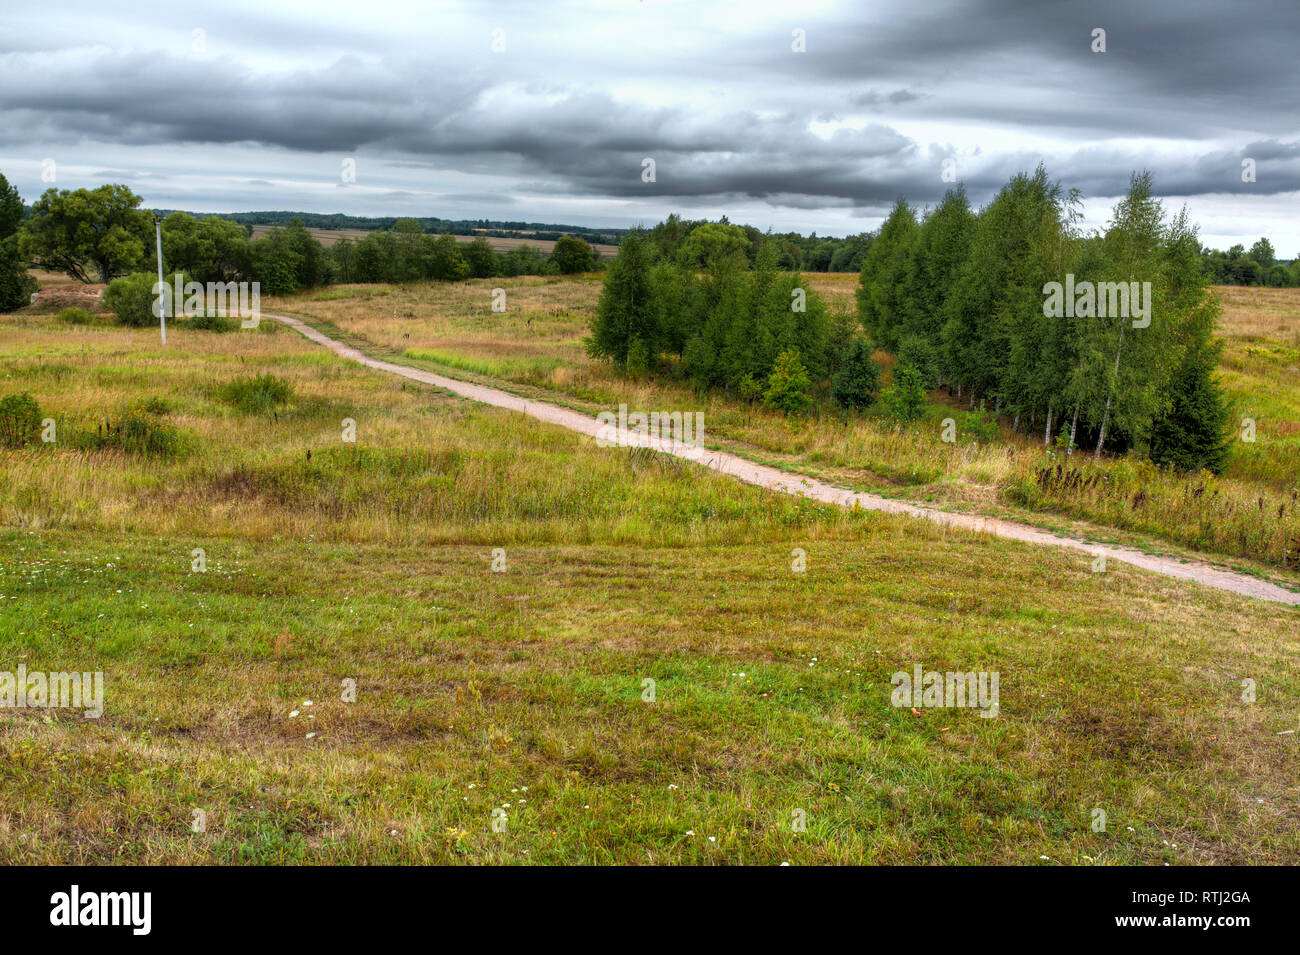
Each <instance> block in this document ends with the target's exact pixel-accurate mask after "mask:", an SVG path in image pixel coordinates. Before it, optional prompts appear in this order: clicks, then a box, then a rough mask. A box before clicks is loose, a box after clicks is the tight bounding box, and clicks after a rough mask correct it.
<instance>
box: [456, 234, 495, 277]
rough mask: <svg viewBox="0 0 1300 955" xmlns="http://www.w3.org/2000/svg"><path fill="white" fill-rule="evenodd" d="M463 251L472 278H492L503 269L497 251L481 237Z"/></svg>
mask: <svg viewBox="0 0 1300 955" xmlns="http://www.w3.org/2000/svg"><path fill="white" fill-rule="evenodd" d="M462 251H463V254H464V256H465V264H466V265H468V266H469V274H470V276H471V277H472V278H476V279H486V278H491V277H492V276H494V275H496V274H497V272H498V271H500V269H501V265H500V262H499V260H498V256H497V253H496V250H495V249H493V248H492V246H491V245H490V244H489V243H488V240H487V239H484V238H482V237H481V236H480V237H479V238H477V239H475V240H474V241H473V242H471V243H469V244H468V245H467V246H465V248H464V249H463V250H462Z"/></svg>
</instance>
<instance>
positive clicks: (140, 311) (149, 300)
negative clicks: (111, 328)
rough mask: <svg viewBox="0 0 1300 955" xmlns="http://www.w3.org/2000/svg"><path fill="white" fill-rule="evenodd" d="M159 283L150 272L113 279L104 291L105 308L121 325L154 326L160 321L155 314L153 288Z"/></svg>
mask: <svg viewBox="0 0 1300 955" xmlns="http://www.w3.org/2000/svg"><path fill="white" fill-rule="evenodd" d="M157 282H158V278H157V276H155V275H150V274H149V273H148V272H136V273H134V274H132V275H125V276H123V277H122V278H120V279H113V281H111V282H109V283H108V288H106V289H105V290H104V299H103V301H104V307H105V308H107V309H108V310H109V311H110V312H112V313H113V316H114V317H115V318H116V319H117V321H118V323H119V324H122V325H132V326H136V327H141V326H144V325H152V324H154V323H155V322H157V321H158V316H157V315H155V314H154V313H153V303H154V298H155V295H154V291H153V287H154V285H156V284H157Z"/></svg>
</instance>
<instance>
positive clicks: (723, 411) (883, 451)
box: [271, 275, 1300, 585]
mask: <svg viewBox="0 0 1300 955" xmlns="http://www.w3.org/2000/svg"><path fill="white" fill-rule="evenodd" d="M810 278H811V280H812V282H813V284H814V286H815V287H817V288H818V290H819V291H820V292H821V293H822V294H823V295H824V296H825V297H826V298H827V299H828V301H830V302H831V304H832V307H833V308H840V309H851V308H852V307H853V293H854V288H855V287H856V286H855V283H856V277H855V276H852V275H813V276H810ZM496 287H500V288H504V289H505V293H506V303H507V308H506V311H505V312H504V313H502V312H493V311H492V309H491V303H492V289H493V288H496ZM599 291H600V279H599V277H597V276H589V277H585V278H577V279H537V278H523V279H513V280H505V279H486V280H481V281H473V282H465V283H458V284H454V285H450V284H442V285H439V284H429V285H418V286H409V287H390V286H348V287H343V288H332V289H328V290H325V291H323V292H317V293H310V294H307V295H305V296H302V297H299V298H296V299H292V300H289V301H286V302H283V303H275V304H273V305H272V306H271V307H273V308H274V307H283V308H285V309H287V310H289V311H291V312H293V313H294V314H296V315H299V316H301V317H304V318H307V319H309V320H312V321H315V322H317V323H321V324H322V327H328V328H329V329H330V330H331V331H333V332H334V333H336V334H340V335H342V336H344V337H346V338H348V339H349V340H350V341H352V342H353V343H354V344H357V345H359V346H360V347H362V348H363V349H364V350H369V351H371V352H374V353H376V354H384V355H386V356H390V357H393V356H395V357H399V358H400V359H401V360H405V361H407V362H409V363H411V364H414V365H418V366H423V367H428V368H430V369H432V370H442V371H447V372H451V373H453V374H455V373H460V374H462V375H464V374H469V375H471V376H473V375H480V376H485V377H487V378H491V379H494V381H496V382H505V383H506V384H507V386H514V387H517V388H522V389H539V390H540V391H541V393H542V394H543V395H546V396H549V397H550V398H551V399H552V400H561V401H564V402H566V403H569V404H571V405H573V406H575V407H578V408H580V409H582V410H586V411H590V412H592V413H595V412H596V411H600V410H604V409H608V408H613V407H616V406H617V405H618V404H619V403H621V402H625V403H626V404H627V405H628V406H629V407H630V408H633V409H637V408H640V409H661V408H662V409H682V410H685V409H690V410H698V411H702V412H703V413H704V415H705V420H706V422H707V425H706V427H707V430H708V432H709V434H710V435H711V436H712V438H713V440H714V441H715V442H717V443H718V444H719V445H720V446H725V447H727V448H728V449H730V450H735V451H738V452H740V453H743V454H746V455H748V456H750V457H753V458H755V459H758V460H762V461H764V462H765V463H771V464H776V465H778V466H783V467H788V468H789V469H791V470H796V471H800V472H803V473H811V474H815V475H817V476H819V477H823V478H829V479H832V480H835V481H838V482H840V483H842V484H844V485H846V486H851V487H854V488H857V489H859V490H867V491H874V492H876V493H881V494H885V495H887V496H891V497H897V498H902V499H907V500H913V501H919V502H928V503H934V504H941V505H943V506H945V507H948V508H951V509H958V510H973V511H978V512H982V513H988V514H997V515H1003V516H1011V517H1015V518H1019V519H1022V520H1030V521H1034V522H1037V523H1040V524H1044V525H1046V526H1051V527H1054V528H1058V529H1062V530H1069V531H1071V532H1073V533H1080V534H1085V535H1088V536H1091V537H1094V538H1095V539H1098V540H1119V541H1124V542H1127V543H1134V544H1138V545H1139V546H1146V547H1148V548H1150V549H1163V550H1169V551H1173V552H1175V553H1181V552H1197V553H1205V554H1210V555H1215V556H1217V557H1218V558H1220V559H1224V560H1230V561H1232V562H1233V563H1235V564H1236V565H1237V566H1241V567H1243V568H1245V569H1249V570H1253V571H1255V572H1258V573H1261V574H1263V575H1266V576H1273V577H1275V578H1276V579H1279V580H1281V581H1283V582H1291V583H1292V584H1293V585H1294V584H1295V583H1296V582H1297V581H1300V573H1298V572H1300V330H1298V329H1300V324H1297V316H1298V315H1300V292H1297V291H1296V290H1287V289H1278V290H1274V289H1251V290H1246V289H1221V290H1219V294H1220V295H1221V296H1222V298H1223V301H1224V313H1223V320H1222V335H1223V337H1224V338H1225V341H1226V343H1227V347H1226V350H1225V355H1224V363H1223V371H1222V378H1223V381H1224V384H1225V386H1226V388H1227V390H1228V393H1229V397H1230V398H1231V400H1232V402H1233V404H1234V408H1235V412H1234V419H1235V420H1240V419H1243V418H1246V417H1249V418H1251V419H1252V420H1253V421H1254V422H1255V440H1254V442H1253V443H1247V442H1246V441H1245V440H1237V441H1236V442H1235V443H1234V457H1233V460H1232V464H1231V466H1230V467H1229V469H1228V471H1227V473H1226V474H1225V475H1224V476H1222V477H1221V478H1215V477H1213V476H1211V475H1209V474H1197V475H1187V476H1180V475H1176V474H1172V473H1163V472H1161V471H1159V470H1158V469H1156V468H1154V467H1152V466H1151V465H1150V464H1148V463H1145V462H1144V461H1142V460H1140V459H1139V458H1137V457H1133V458H1126V459H1118V460H1116V459H1107V460H1105V461H1103V462H1102V463H1101V464H1100V465H1094V464H1093V463H1092V457H1091V455H1089V454H1086V453H1078V454H1076V455H1075V456H1074V457H1072V458H1069V459H1066V458H1065V456H1064V455H1062V454H1059V453H1056V452H1054V451H1048V450H1047V449H1045V448H1044V447H1043V444H1042V437H1041V435H1039V436H1037V437H1034V436H1030V435H1026V434H1023V433H1015V432H1013V431H1012V430H1011V429H1010V424H1011V422H1009V421H1005V420H1004V421H1002V422H1001V423H1000V424H999V425H997V426H995V427H994V430H993V433H994V434H995V435H996V440H993V441H989V440H977V436H978V435H979V432H980V429H981V420H980V419H981V415H980V414H979V412H978V411H976V412H974V413H972V412H971V411H970V410H969V409H967V408H966V407H965V406H964V405H959V404H958V403H957V402H955V401H954V400H952V399H951V398H949V397H947V396H946V395H944V394H943V393H941V392H936V393H935V395H934V396H933V398H934V402H933V404H932V406H931V408H930V411H929V414H928V415H927V417H926V419H925V420H924V421H922V422H920V423H919V424H917V425H915V426H911V427H908V428H899V427H897V426H895V425H893V424H892V423H890V422H888V421H884V420H882V419H880V418H878V417H873V416H859V417H854V418H851V419H848V420H845V419H843V418H840V417H839V416H837V415H834V414H831V413H826V412H822V413H820V414H815V415H813V416H812V417H811V418H787V417H785V416H783V415H780V414H777V413H772V412H769V411H767V410H765V409H763V408H762V407H760V406H756V405H747V404H744V403H742V402H740V401H738V400H735V399H733V398H730V397H728V396H724V395H718V394H716V393H710V394H707V395H700V394H697V393H696V392H695V391H694V390H693V389H691V388H689V387H687V386H685V385H682V384H676V383H674V382H672V381H671V380H667V379H664V378H656V379H654V380H641V381H632V380H628V379H626V378H623V377H622V376H620V375H619V374H618V373H617V372H616V371H615V370H614V369H613V368H612V367H610V366H609V365H607V364H605V363H601V362H596V361H593V360H591V359H589V358H588V357H587V356H586V353H585V350H584V348H583V338H584V337H585V335H586V334H587V330H588V325H589V321H590V317H591V314H592V311H593V309H594V307H595V303H596V300H597V298H598V296H599ZM881 357H882V359H884V360H885V363H886V364H888V358H887V356H883V355H882V356H881ZM947 417H952V418H953V419H954V420H955V421H956V424H957V429H958V441H957V443H956V444H955V445H954V444H946V443H944V442H943V441H942V440H941V431H942V426H941V421H942V419H944V418H947ZM984 427H987V425H985V426H984ZM1243 433H1244V432H1243ZM1058 466H1059V467H1060V471H1059V472H1058V471H1057V468H1058Z"/></svg>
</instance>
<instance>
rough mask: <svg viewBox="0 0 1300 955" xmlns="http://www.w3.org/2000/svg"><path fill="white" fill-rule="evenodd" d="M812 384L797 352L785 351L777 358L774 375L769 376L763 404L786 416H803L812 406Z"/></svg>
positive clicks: (773, 369) (773, 368) (773, 370)
mask: <svg viewBox="0 0 1300 955" xmlns="http://www.w3.org/2000/svg"><path fill="white" fill-rule="evenodd" d="M811 384H812V382H811V381H810V380H809V378H808V372H807V370H806V369H805V368H804V366H803V362H801V361H800V360H799V353H798V352H796V351H783V352H781V354H780V355H778V356H777V357H776V364H775V365H773V366H772V374H770V375H768V376H767V391H766V392H764V393H763V402H764V403H765V404H767V405H769V406H770V407H773V408H777V409H779V410H781V411H784V412H785V413H786V414H801V413H802V412H804V411H806V410H807V409H808V406H809V405H811V404H812V397H811V396H810V395H809V394H808V388H809V386H811Z"/></svg>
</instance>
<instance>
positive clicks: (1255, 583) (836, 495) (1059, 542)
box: [263, 315, 1300, 606]
mask: <svg viewBox="0 0 1300 955" xmlns="http://www.w3.org/2000/svg"><path fill="white" fill-rule="evenodd" d="M263 317H264V318H271V319H274V320H275V321H277V322H282V323H283V324H285V325H288V326H289V327H290V328H293V329H295V330H297V331H299V332H301V333H302V334H303V335H305V336H306V337H307V338H309V339H311V340H312V341H314V342H318V343H319V344H321V345H324V346H325V347H326V348H328V349H330V350H331V351H333V352H334V353H335V354H336V355H340V356H342V357H343V358H350V359H352V360H353V361H356V362H360V363H361V364H362V365H365V366H366V367H367V368H374V369H376V370H378V371H386V372H389V373H391V374H394V375H401V376H403V377H405V378H410V379H413V380H415V381H421V382H424V383H425V384H429V385H435V386H437V387H439V388H444V389H446V390H447V391H450V392H453V393H455V394H458V395H460V396H462V397H464V398H469V399H471V400H473V401H479V402H482V403H483V404H488V405H494V406H496V407H498V408H508V409H510V410H512V411H518V412H521V413H523V414H526V415H529V416H531V417H533V418H536V419H537V420H539V421H545V422H548V423H550V424H558V425H560V426H561V427H564V428H568V429H570V430H572V431H578V432H581V433H582V434H587V435H591V436H592V437H593V438H594V437H596V435H597V434H598V432H599V431H600V429H601V427H602V426H601V424H600V422H598V421H597V420H596V419H595V418H594V417H591V416H589V415H585V414H582V413H581V412H578V411H573V410H570V409H568V408H561V407H558V406H557V405H552V404H547V403H546V402H544V401H530V400H528V399H527V398H520V397H519V396H518V395H512V394H510V393H509V392H506V391H500V390H498V389H496V388H489V387H487V386H485V385H475V384H471V383H470V382H467V381H460V380H459V379H456V378H446V377H443V376H442V375H436V374H434V373H433V372H429V371H421V370H420V369H418V368H409V367H407V366H405V365H395V364H393V363H392V362H387V361H383V360H381V359H378V358H372V357H370V356H369V355H367V354H365V353H364V352H361V351H358V350H357V349H355V348H353V347H351V346H350V345H345V344H343V343H342V342H339V341H335V340H334V339H332V338H330V337H329V336H327V335H324V334H322V333H321V332H319V331H317V330H316V329H314V328H312V327H311V326H310V325H307V324H306V323H305V322H303V321H301V320H299V319H296V318H292V317H290V316H287V315H264V316H263ZM626 444H627V445H628V446H634V445H641V446H651V447H654V448H656V449H657V450H660V451H663V452H664V453H666V454H671V455H674V456H675V457H679V458H684V459H685V460H687V461H694V462H696V463H698V464H702V465H704V466H705V467H709V468H712V469H713V470H715V471H719V472H721V473H723V474H729V475H731V476H732V477H735V478H738V479H739V480H741V481H745V482H746V483H748V484H756V485H758V486H759V487H764V488H768V489H770V490H774V491H783V492H785V493H787V494H802V495H804V496H805V497H808V498H811V499H813V500H817V501H824V502H826V503H829V504H839V505H841V506H843V507H852V506H853V505H854V504H857V505H858V506H859V507H861V508H864V509H866V510H871V511H883V512H886V513H889V514H907V515H909V516H911V517H918V518H922V519H924V520H928V521H933V522H935V523H937V524H944V525H947V526H949V527H957V528H964V529H966V530H972V531H978V532H981V533H986V534H993V535H996V536H998V537H1006V538H1010V539H1011V540H1018V541H1024V542H1026V543H1029V544H1039V545H1046V546H1051V547H1069V548H1073V549H1074V550H1080V551H1084V552H1086V553H1087V554H1089V555H1092V556H1093V557H1094V558H1095V557H1096V556H1097V555H1099V554H1104V555H1106V559H1107V560H1116V561H1120V562H1122V563H1125V564H1132V565H1133V566H1135V567H1141V568H1143V569H1144V570H1150V571H1153V572H1155V573H1157V574H1164V575H1165V576H1166V577H1178V578H1180V579H1182V580H1193V581H1196V582H1197V583H1202V584H1206V585H1208V586H1210V587H1217V588H1219V589H1220V590H1228V591H1231V592H1232V593H1236V594H1242V595H1244V596H1247V597H1257V598H1259V599H1260V600H1270V601H1274V602H1276V603H1283V604H1289V605H1291V606H1300V594H1298V593H1295V592H1293V591H1290V590H1286V589H1285V588H1283V587H1279V586H1277V585H1275V584H1271V583H1269V582H1267V581H1264V580H1259V579H1257V578H1255V577H1251V576H1249V575H1248V574H1240V573H1236V572H1234V571H1231V570H1222V569H1219V568H1217V567H1211V566H1210V565H1208V564H1203V563H1199V562H1184V561H1181V560H1178V559H1176V558H1172V557H1157V556H1153V555H1151V554H1144V553H1143V552H1142V551H1139V550H1134V549H1133V548H1129V547H1115V546H1110V545H1099V544H1089V543H1086V542H1084V541H1081V540H1077V539H1074V538H1069V537H1058V536H1057V535H1055V534H1052V533H1049V532H1048V531H1041V530H1038V529H1037V528H1034V527H1030V526H1028V525H1026V524H1017V523H1016V522H1014V521H1005V520H1000V519H998V518H993V517H980V516H978V515H972V514H956V513H952V512H949V511H940V510H936V509H934V508H929V507H920V506H918V505H915V504H905V503H903V502H901V501H891V500H889V499H888V498H883V497H878V496H877V495H875V494H864V493H860V492H858V491H850V490H846V489H845V488H841V487H835V486H834V485H832V484H827V483H826V482H824V481H819V480H817V479H815V478H810V477H802V476H800V475H798V474H791V473H789V472H788V471H781V470H778V469H777V468H772V467H767V466H765V465H762V464H755V463H754V462H753V461H749V460H746V459H745V458H742V457H738V456H737V455H734V454H730V453H728V452H726V451H710V450H708V449H706V448H700V447H697V446H695V445H688V444H681V443H678V442H669V441H662V442H653V441H651V440H649V439H645V438H642V437H641V436H640V435H637V434H632V435H631V436H630V437H629V439H628V440H627V441H626Z"/></svg>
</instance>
